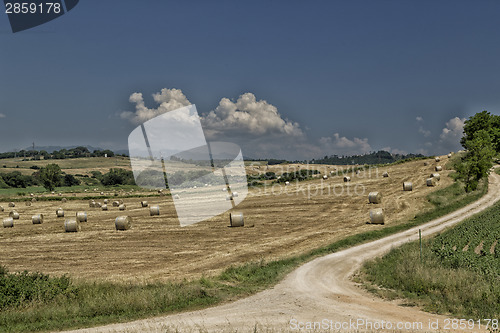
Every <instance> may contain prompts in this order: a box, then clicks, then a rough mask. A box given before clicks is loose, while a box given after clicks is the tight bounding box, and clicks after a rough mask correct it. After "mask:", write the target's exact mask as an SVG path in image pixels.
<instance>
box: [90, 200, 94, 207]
mask: <svg viewBox="0 0 500 333" xmlns="http://www.w3.org/2000/svg"><path fill="white" fill-rule="evenodd" d="M89 207H90V208H95V201H94V200H90V201H89Z"/></svg>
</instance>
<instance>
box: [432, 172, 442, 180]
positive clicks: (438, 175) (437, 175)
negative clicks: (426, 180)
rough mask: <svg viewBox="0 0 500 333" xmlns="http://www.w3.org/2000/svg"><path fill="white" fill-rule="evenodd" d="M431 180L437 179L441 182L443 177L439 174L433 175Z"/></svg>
mask: <svg viewBox="0 0 500 333" xmlns="http://www.w3.org/2000/svg"><path fill="white" fill-rule="evenodd" d="M431 178H436V180H441V175H440V174H439V173H431Z"/></svg>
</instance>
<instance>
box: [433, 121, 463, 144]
mask: <svg viewBox="0 0 500 333" xmlns="http://www.w3.org/2000/svg"><path fill="white" fill-rule="evenodd" d="M465 120H466V119H465V118H459V117H455V118H452V119H450V120H449V121H447V122H446V127H445V128H443V130H442V131H441V135H440V136H439V139H440V140H439V145H440V146H441V147H442V148H443V150H446V151H457V150H459V149H460V147H461V146H460V139H461V138H462V135H463V131H464V124H465Z"/></svg>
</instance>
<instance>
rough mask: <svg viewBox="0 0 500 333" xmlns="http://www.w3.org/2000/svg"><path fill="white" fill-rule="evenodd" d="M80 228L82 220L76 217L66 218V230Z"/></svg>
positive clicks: (70, 230)
mask: <svg viewBox="0 0 500 333" xmlns="http://www.w3.org/2000/svg"><path fill="white" fill-rule="evenodd" d="M80 230H81V228H80V222H78V221H77V220H76V219H66V220H65V221H64V231H65V232H78V231H80Z"/></svg>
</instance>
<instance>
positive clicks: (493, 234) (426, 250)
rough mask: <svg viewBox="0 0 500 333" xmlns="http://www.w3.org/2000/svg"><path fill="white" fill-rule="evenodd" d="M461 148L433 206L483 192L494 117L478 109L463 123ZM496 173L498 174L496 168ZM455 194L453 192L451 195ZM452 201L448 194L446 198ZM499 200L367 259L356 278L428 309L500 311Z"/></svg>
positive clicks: (497, 128)
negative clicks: (451, 225)
mask: <svg viewBox="0 0 500 333" xmlns="http://www.w3.org/2000/svg"><path fill="white" fill-rule="evenodd" d="M461 143H462V145H463V146H464V148H466V149H467V150H466V152H464V153H462V154H457V156H456V157H455V158H454V160H453V161H451V164H453V165H454V168H455V170H457V172H456V173H452V174H450V176H451V177H453V178H454V179H456V180H457V181H456V182H455V183H454V184H453V185H452V186H450V187H448V188H447V189H446V191H447V192H448V193H447V194H446V195H443V196H440V195H439V191H438V192H435V193H434V194H432V195H431V196H430V198H429V199H430V201H431V202H433V203H434V204H435V205H436V206H437V207H439V205H441V204H444V205H446V204H447V203H446V202H447V201H448V200H450V199H451V198H453V196H454V195H455V194H458V195H460V193H465V196H470V195H474V194H473V193H480V192H484V188H485V185H486V182H487V181H486V179H487V178H486V177H487V175H488V174H489V172H490V170H491V167H492V165H493V157H494V156H495V155H496V154H499V153H500V116H495V115H491V114H490V113H488V112H486V111H483V112H480V113H477V114H476V115H474V116H472V117H471V118H469V119H468V120H467V121H466V122H465V127H464V137H463V138H462V140H461ZM495 172H496V173H498V174H500V169H499V168H497V169H496V171H495ZM452 193H455V194H452ZM451 200H454V199H451ZM499 216H500V203H497V204H496V205H495V206H494V207H492V208H490V209H489V210H487V211H484V212H481V213H479V214H477V215H476V216H474V217H472V218H470V219H467V220H466V221H464V222H462V223H461V224H460V225H458V226H457V227H455V228H453V229H451V230H448V231H446V232H443V233H442V234H439V235H437V236H436V237H433V238H431V239H427V240H424V241H423V249H422V256H420V247H419V243H418V242H413V243H409V244H406V245H403V246H402V247H400V248H398V249H394V250H392V251H391V252H389V253H388V254H387V255H385V256H384V257H383V258H380V259H377V260H374V261H371V262H368V263H366V264H365V265H364V267H363V269H362V270H361V272H360V273H359V276H358V277H357V281H360V282H362V283H363V284H364V285H365V286H366V287H367V288H368V289H369V290H371V291H373V292H374V293H376V294H378V295H380V296H382V297H387V298H389V299H405V301H404V302H405V304H407V305H409V306H415V305H419V306H422V307H423V309H425V310H427V311H431V312H437V313H443V314H451V315H453V316H455V317H461V318H474V319H485V318H498V317H499V316H500V307H499V304H500V284H499V283H498V282H499V279H500V244H498V242H500V223H499Z"/></svg>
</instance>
